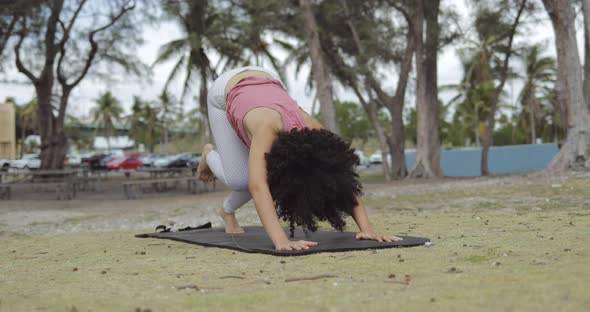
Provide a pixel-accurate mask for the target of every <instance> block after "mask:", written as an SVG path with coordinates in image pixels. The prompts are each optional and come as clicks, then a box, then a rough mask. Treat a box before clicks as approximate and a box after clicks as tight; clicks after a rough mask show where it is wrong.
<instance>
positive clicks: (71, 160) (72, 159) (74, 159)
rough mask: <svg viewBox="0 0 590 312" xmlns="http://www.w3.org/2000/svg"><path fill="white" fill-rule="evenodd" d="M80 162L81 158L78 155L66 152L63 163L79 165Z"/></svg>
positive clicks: (72, 165)
mask: <svg viewBox="0 0 590 312" xmlns="http://www.w3.org/2000/svg"><path fill="white" fill-rule="evenodd" d="M81 163H82V158H81V157H80V155H76V154H67V155H66V159H64V164H65V165H68V166H70V167H79V166H80V164H81Z"/></svg>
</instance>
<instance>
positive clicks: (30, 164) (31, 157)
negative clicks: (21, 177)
mask: <svg viewBox="0 0 590 312" xmlns="http://www.w3.org/2000/svg"><path fill="white" fill-rule="evenodd" d="M11 165H12V167H13V168H17V169H39V168H41V159H39V155H37V154H24V155H23V158H21V159H17V160H15V161H13V162H12V164H11Z"/></svg>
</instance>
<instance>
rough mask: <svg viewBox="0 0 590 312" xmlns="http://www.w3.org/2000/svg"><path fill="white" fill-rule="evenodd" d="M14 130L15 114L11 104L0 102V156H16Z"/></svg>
mask: <svg viewBox="0 0 590 312" xmlns="http://www.w3.org/2000/svg"><path fill="white" fill-rule="evenodd" d="M15 132H16V130H15V114H14V106H13V104H11V103H8V104H0V158H3V159H15V158H16V133H15Z"/></svg>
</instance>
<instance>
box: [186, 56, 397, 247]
mask: <svg viewBox="0 0 590 312" xmlns="http://www.w3.org/2000/svg"><path fill="white" fill-rule="evenodd" d="M207 105H208V110H209V122H210V124H211V130H212V131H213V138H214V139H215V142H216V144H217V151H215V150H213V146H212V145H211V144H207V145H205V146H204V148H203V157H202V160H201V162H200V164H199V168H198V171H199V178H200V179H201V180H203V181H211V180H212V179H213V178H214V177H217V178H218V179H219V180H221V181H222V182H223V183H224V184H226V185H227V186H228V187H230V188H231V189H232V192H231V193H230V195H229V196H228V197H227V198H226V199H225V201H224V204H223V209H222V210H221V212H220V214H221V216H222V218H223V220H224V222H225V231H226V232H227V233H243V230H242V228H241V227H240V225H239V224H238V221H237V219H236V217H235V214H234V213H235V211H236V209H238V208H239V207H241V206H243V205H244V204H245V203H247V202H248V201H249V200H250V199H251V198H253V199H254V205H255V207H256V211H257V212H258V216H259V217H260V221H261V222H262V225H263V226H264V229H265V230H266V233H267V234H268V236H269V237H270V239H271V241H272V242H273V244H274V245H275V248H276V249H277V250H302V249H309V248H310V247H312V246H315V245H317V242H312V241H304V240H299V241H291V240H289V238H288V237H287V235H286V233H285V231H284V230H283V228H282V227H281V224H280V223H279V217H280V218H282V219H283V220H285V221H288V222H289V223H290V228H291V236H292V235H293V230H294V227H295V225H300V226H304V227H306V228H307V229H309V230H311V231H315V230H316V229H317V221H328V222H330V224H331V225H332V226H333V227H334V228H336V229H338V230H342V229H343V227H344V225H345V222H344V220H343V218H342V217H343V215H345V214H348V215H351V216H352V217H353V219H354V220H355V222H356V223H357V225H358V227H359V229H360V232H359V233H358V234H357V235H356V238H357V239H370V240H377V241H387V242H390V241H397V240H400V238H398V237H395V236H389V235H383V234H379V233H375V232H373V230H372V229H371V226H370V225H369V221H368V218H367V213H366V211H365V208H364V206H363V205H362V203H361V200H360V195H361V194H362V187H361V185H360V183H359V182H358V175H357V174H356V173H355V171H354V170H355V166H356V165H357V164H358V161H359V160H358V157H357V156H356V155H355V154H354V150H353V149H351V148H350V146H349V145H348V144H346V143H345V142H343V141H342V140H341V139H340V138H339V137H338V136H336V135H335V134H333V133H331V132H329V131H327V130H325V129H322V126H321V125H320V123H319V122H317V121H316V120H315V119H314V118H312V117H311V116H310V115H309V114H307V113H306V112H305V111H303V110H302V109H301V108H300V107H299V106H298V105H297V103H296V102H295V101H294V100H293V99H292V98H291V97H289V95H288V94H287V92H286V90H285V88H284V87H283V84H282V83H281V82H280V81H279V79H278V78H277V77H276V76H275V74H274V73H272V72H270V71H268V70H266V69H264V68H261V67H255V66H248V67H242V68H236V69H233V70H230V71H228V72H225V73H223V74H222V75H221V76H219V77H218V78H217V79H216V80H215V81H214V82H213V84H212V86H211V88H210V89H209V96H208V99H207ZM275 205H276V209H275Z"/></svg>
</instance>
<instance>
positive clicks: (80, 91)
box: [0, 0, 583, 117]
mask: <svg viewBox="0 0 590 312" xmlns="http://www.w3.org/2000/svg"><path fill="white" fill-rule="evenodd" d="M465 3H466V1H465V0H446V1H443V2H442V5H443V6H444V5H453V6H455V8H456V9H457V11H458V13H459V14H460V16H461V20H462V21H463V22H462V23H463V24H467V20H468V16H469V10H468V8H467V6H466V4H465ZM525 29H526V30H525V31H526V36H524V38H522V37H523V36H521V37H520V38H519V39H517V41H516V43H517V44H518V43H519V41H522V40H526V41H529V42H536V43H543V44H544V45H545V47H546V49H544V52H545V54H546V55H552V56H555V46H554V41H553V40H554V38H553V29H552V27H551V24H550V22H549V20H548V19H547V18H545V19H543V20H542V21H540V22H536V23H535V24H534V25H530V24H529V25H526V28H525ZM181 36H182V33H181V32H180V30H179V28H178V27H177V26H176V24H174V23H170V22H166V23H162V24H160V25H158V26H157V27H154V26H148V27H146V28H145V30H144V31H143V37H144V40H145V43H144V45H143V46H141V47H140V48H139V49H138V50H137V55H138V57H139V58H140V59H141V60H143V61H144V62H145V63H146V64H150V65H151V64H152V63H153V61H154V60H155V58H156V55H157V52H158V49H159V47H160V46H161V45H162V44H164V43H166V42H169V41H171V40H173V39H177V38H180V37H181ZM578 44H579V49H580V56H582V55H583V54H582V52H583V48H582V44H583V41H582V32H581V31H580V30H578ZM456 50H457V45H456V44H454V45H450V46H448V47H446V48H445V49H443V50H442V52H440V53H439V59H438V82H439V86H441V85H448V84H456V83H458V82H459V81H460V80H461V78H462V74H463V71H462V68H461V63H460V61H459V58H458V56H457V53H456ZM275 51H276V55H277V56H278V57H279V59H283V58H284V56H285V53H284V52H282V51H280V50H275ZM6 52H8V53H10V51H5V53H6ZM511 65H513V66H518V62H517V61H511ZM171 68H172V62H169V63H164V64H162V65H158V66H155V67H153V69H152V76H151V79H145V77H143V78H130V77H117V78H116V80H115V82H104V81H100V80H97V79H85V80H83V81H82V82H81V84H80V85H79V86H77V87H76V88H75V89H74V91H73V93H72V95H71V97H70V101H69V106H68V113H70V114H73V115H75V116H79V117H80V116H88V115H89V113H90V111H91V109H92V107H93V106H95V105H96V104H95V102H94V101H95V99H97V98H98V97H99V96H100V94H101V93H104V92H105V91H111V92H112V93H113V94H114V96H115V97H116V98H118V99H119V100H120V102H121V103H122V106H123V108H124V109H125V111H126V113H129V112H130V110H131V105H132V99H133V96H134V95H140V96H141V97H142V98H143V99H147V100H156V98H157V97H158V95H159V94H160V93H161V91H162V89H163V86H164V84H165V81H166V78H167V77H168V74H169V73H170V71H171ZM308 72H309V67H304V68H303V69H302V70H301V71H300V73H299V75H295V69H294V66H289V67H287V84H288V86H289V90H288V91H289V94H290V95H291V97H293V98H294V99H295V100H296V101H297V102H298V103H299V105H300V106H301V107H302V108H303V109H304V110H306V111H307V112H310V111H311V108H312V103H313V100H314V96H315V94H314V91H313V90H312V91H311V92H310V91H309V90H306V88H305V82H306V80H307V74H308ZM0 81H4V82H0V101H4V99H5V98H7V97H13V98H15V99H16V102H17V103H19V104H20V103H26V102H28V101H30V100H31V99H32V98H34V97H35V91H34V88H33V87H32V86H31V85H30V84H28V80H27V79H26V78H25V77H24V75H22V74H21V73H19V72H18V71H17V69H16V68H15V67H14V64H9V66H6V69H5V73H0ZM6 81H20V82H21V83H6ZM396 81H397V73H396V72H391V74H389V75H386V77H385V82H384V85H385V86H386V89H387V86H389V90H390V91H392V90H393V89H394V86H395V82H396ZM182 83H183V81H181V80H177V81H175V82H173V84H172V85H171V90H172V91H173V92H174V93H175V94H176V95H177V97H179V96H180V94H181V91H182ZM521 86H522V83H521V82H518V81H516V82H509V83H507V85H506V89H505V91H506V92H508V94H509V96H510V98H511V99H512V102H513V103H514V102H515V101H516V98H517V95H518V92H519V90H520V88H521ZM193 89H194V90H198V85H195V86H194V88H193ZM334 95H335V98H336V99H339V100H350V101H354V102H358V100H357V98H356V97H355V96H354V94H353V93H352V92H350V91H348V90H345V89H343V88H342V87H340V86H338V85H337V84H336V85H334ZM408 95H409V96H408V98H409V100H408V103H407V105H406V106H407V107H413V105H414V104H413V101H412V100H411V98H412V96H411V95H410V94H408ZM439 96H440V97H441V99H442V100H443V102H447V101H448V100H449V99H450V98H452V97H453V94H452V93H450V92H441V93H440V95H439ZM196 106H197V100H196V99H195V95H194V94H192V95H188V96H186V97H185V100H184V105H183V109H184V110H185V111H189V110H191V109H193V108H196Z"/></svg>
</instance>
